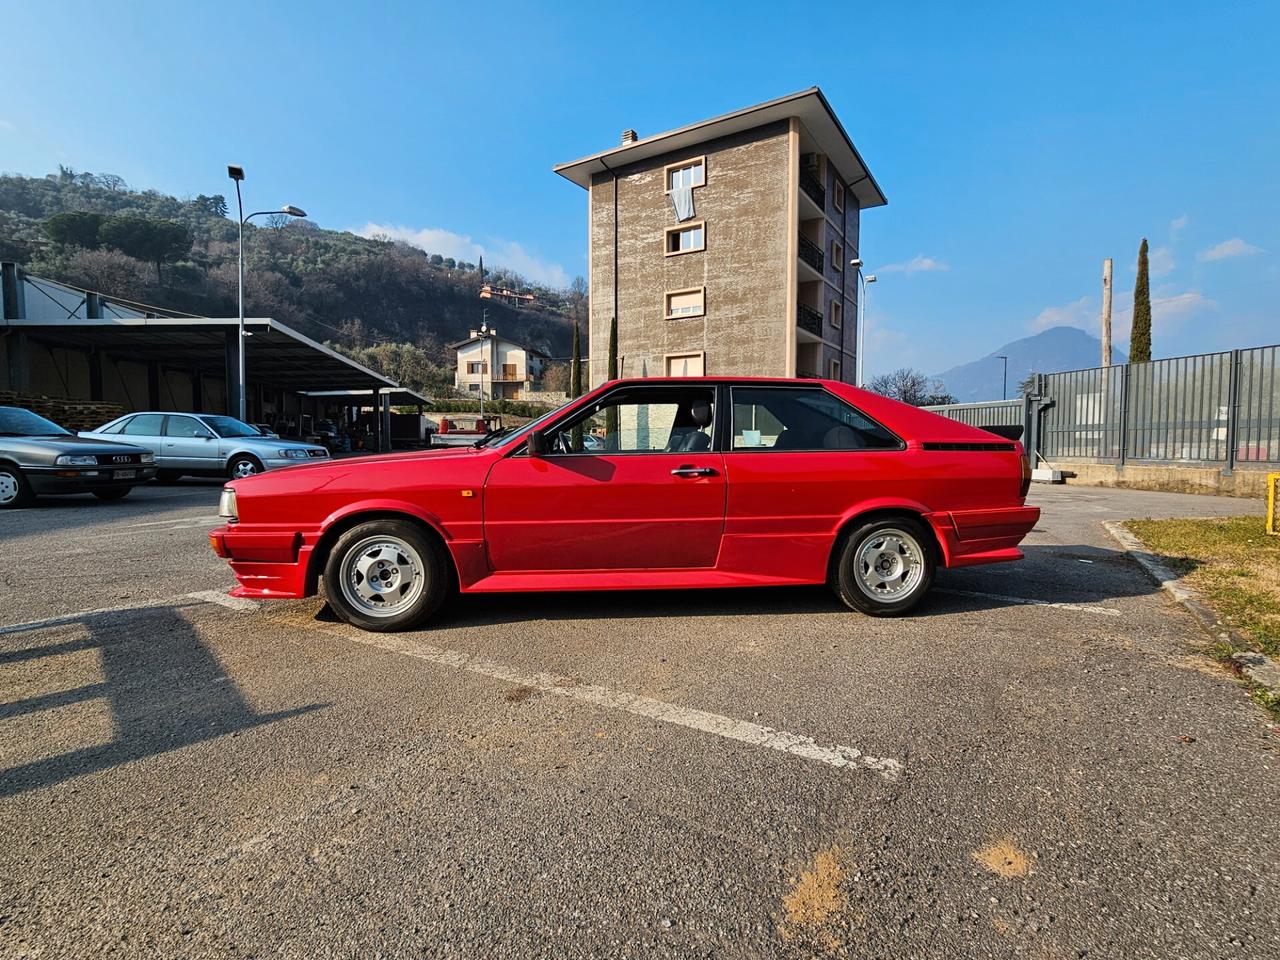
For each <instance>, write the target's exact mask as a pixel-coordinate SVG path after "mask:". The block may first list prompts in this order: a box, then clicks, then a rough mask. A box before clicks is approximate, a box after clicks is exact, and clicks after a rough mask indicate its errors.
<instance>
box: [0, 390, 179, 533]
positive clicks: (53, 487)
mask: <svg viewBox="0 0 1280 960" xmlns="http://www.w3.org/2000/svg"><path fill="white" fill-rule="evenodd" d="M155 462H156V458H155V454H153V453H152V452H151V451H150V450H144V449H143V448H142V447H137V446H133V445H132V444H127V443H115V442H112V441H107V440H89V439H86V438H84V437H78V436H76V435H75V434H74V433H70V432H68V431H66V430H64V429H63V428H62V427H60V426H58V425H57V424H56V423H54V422H53V421H52V420H46V419H45V418H44V417H42V416H39V415H38V414H35V413H32V412H31V411H30V410H24V409H22V408H21V407H0V510H3V509H5V508H7V507H22V506H26V505H27V504H29V503H30V502H31V501H32V499H34V498H35V497H36V496H37V495H43V494H63V493H92V494H93V495H94V496H96V497H98V498H99V499H100V500H119V499H120V498H121V497H123V496H125V495H127V494H128V493H129V491H130V490H132V489H133V488H134V487H136V486H137V485H138V484H140V483H145V482H146V481H148V480H150V479H151V478H152V477H154V476H155V475H156V467H155Z"/></svg>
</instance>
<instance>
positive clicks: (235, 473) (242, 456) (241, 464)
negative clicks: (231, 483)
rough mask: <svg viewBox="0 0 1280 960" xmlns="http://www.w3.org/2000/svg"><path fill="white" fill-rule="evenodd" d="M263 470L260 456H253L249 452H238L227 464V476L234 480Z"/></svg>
mask: <svg viewBox="0 0 1280 960" xmlns="http://www.w3.org/2000/svg"><path fill="white" fill-rule="evenodd" d="M261 472H262V464H261V463H260V462H259V461H258V458H257V457H251V456H249V454H247V453H237V454H236V455H235V456H234V457H232V458H231V460H230V462H229V463H228V464H227V476H229V477H230V478H231V479H232V480H243V479H244V478H245V477H252V476H253V475H254V474H255V473H261Z"/></svg>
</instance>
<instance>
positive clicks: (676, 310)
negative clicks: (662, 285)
mask: <svg viewBox="0 0 1280 960" xmlns="http://www.w3.org/2000/svg"><path fill="white" fill-rule="evenodd" d="M664 305H665V311H666V318H667V319H668V320H673V319H678V318H680V317H700V316H702V315H703V314H704V313H706V312H707V309H706V308H707V304H706V287H694V288H693V289H692V290H672V291H671V292H670V293H668V294H667V295H666V298H665V304H664Z"/></svg>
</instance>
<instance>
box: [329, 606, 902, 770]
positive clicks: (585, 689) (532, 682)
mask: <svg viewBox="0 0 1280 960" xmlns="http://www.w3.org/2000/svg"><path fill="white" fill-rule="evenodd" d="M322 629H325V630H326V632H340V633H341V634H342V636H344V637H346V638H347V639H349V640H352V641H354V642H356V643H360V644H364V645H365V646H370V647H378V648H380V649H382V650H387V651H389V652H391V653H398V654H402V655H404V656H408V657H414V658H416V659H418V660H425V661H427V662H428V663H434V664H437V665H439V666H443V667H450V668H452V669H455V670H463V671H466V672H467V673H473V674H477V675H479V676H482V677H488V678H490V679H493V680H502V681H505V682H507V683H513V684H517V685H519V686H524V687H533V688H534V689H536V690H540V691H542V692H543V693H548V694H552V695H554V696H558V697H567V698H569V699H571V700H579V701H582V702H583V703H589V704H592V705H593V706H597V707H604V708H606V709H609V710H618V711H621V712H623V713H630V714H633V715H635V716H640V717H647V718H649V719H651V720H658V721H660V722H662V723H670V724H675V725H676V726H681V727H687V728H688V729H690V730H697V731H700V732H702V733H709V734H711V735H713V736H717V737H723V738H725V739H726V740H736V741H738V742H739V743H746V744H750V745H752V746H756V747H764V748H766V749H769V750H776V751H778V752H780V753H788V754H791V755H792V756H795V757H801V758H803V759H805V760H813V761H816V762H818V763H825V764H827V765H828V766H832V767H842V768H856V769H866V770H871V771H873V772H874V773H877V774H879V775H880V776H881V777H883V778H884V779H885V780H889V781H895V780H897V779H898V777H899V776H901V774H902V769H903V767H902V763H901V762H900V761H898V760H894V759H892V758H890V757H873V756H869V755H867V754H865V753H863V752H862V751H861V750H858V749H857V748H856V747H850V746H845V745H843V744H832V745H830V746H826V745H823V744H820V743H818V742H817V741H816V740H814V739H813V738H812V737H806V736H802V735H801V734H797V733H788V732H787V731H785V730H775V729H774V728H773V727H766V726H764V725H762V724H759V723H751V722H750V721H747V720H735V719H734V718H732V717H725V716H721V715H720V714H716V713H709V712H707V711H705V710H695V709H693V708H691V707H681V706H678V705H676V704H673V703H666V702H664V701H662V700H655V699H653V698H652V697H645V696H641V695H640V694H635V693H626V692H625V691H621V690H611V689H609V688H608V687H601V686H597V685H595V684H589V683H575V682H573V681H570V680H566V679H564V678H561V677H555V676H552V675H550V674H546V673H535V674H525V673H520V672H518V671H516V670H514V669H512V668H511V667H507V666H505V665H503V664H500V663H495V662H493V661H490V660H482V659H479V658H477V657H472V656H471V655H470V654H466V653H461V652H459V651H454V650H445V649H443V648H441V647H434V646H431V645H429V644H425V643H420V642H418V641H415V640H410V639H407V638H404V637H398V636H393V635H390V634H358V635H357V634H354V633H351V632H347V631H346V630H343V629H341V628H338V629H333V628H322Z"/></svg>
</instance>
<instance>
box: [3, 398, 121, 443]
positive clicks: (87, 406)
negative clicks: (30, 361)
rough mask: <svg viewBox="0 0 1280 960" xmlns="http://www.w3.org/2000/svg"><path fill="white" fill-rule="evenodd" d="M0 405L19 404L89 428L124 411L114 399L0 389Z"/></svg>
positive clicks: (62, 423)
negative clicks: (113, 401)
mask: <svg viewBox="0 0 1280 960" xmlns="http://www.w3.org/2000/svg"><path fill="white" fill-rule="evenodd" d="M0 407H22V408H24V409H26V410H30V411H31V412H32V413H38V414H40V416H42V417H44V418H45V419H46V420H52V421H53V422H54V423H56V424H58V425H59V426H61V427H65V428H66V429H68V430H70V431H72V432H73V433H74V432H76V431H79V430H93V429H96V428H97V427H100V426H102V425H103V424H104V423H106V422H107V421H108V420H114V419H115V418H116V417H119V416H122V415H123V414H124V407H122V406H120V404H118V403H105V402H103V401H101V400H73V399H71V398H69V397H42V396H34V395H32V394H23V393H13V392H11V391H6V390H0Z"/></svg>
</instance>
